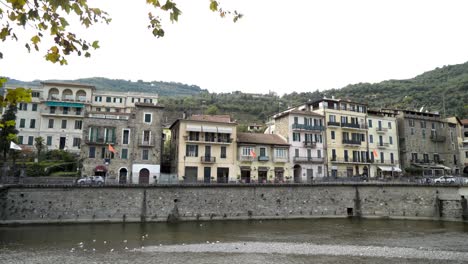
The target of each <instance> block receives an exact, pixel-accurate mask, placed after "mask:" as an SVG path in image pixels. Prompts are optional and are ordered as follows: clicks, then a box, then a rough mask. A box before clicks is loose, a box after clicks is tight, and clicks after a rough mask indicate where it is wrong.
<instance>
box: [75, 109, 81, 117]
mask: <svg viewBox="0 0 468 264" xmlns="http://www.w3.org/2000/svg"><path fill="white" fill-rule="evenodd" d="M75 115H81V108H79V107H77V108H76V109H75Z"/></svg>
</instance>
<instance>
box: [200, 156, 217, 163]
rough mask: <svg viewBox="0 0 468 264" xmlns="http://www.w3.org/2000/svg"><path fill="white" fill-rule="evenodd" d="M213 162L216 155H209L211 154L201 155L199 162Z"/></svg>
mask: <svg viewBox="0 0 468 264" xmlns="http://www.w3.org/2000/svg"><path fill="white" fill-rule="evenodd" d="M215 162H216V157H211V156H202V157H201V163H215Z"/></svg>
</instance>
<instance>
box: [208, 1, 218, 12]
mask: <svg viewBox="0 0 468 264" xmlns="http://www.w3.org/2000/svg"><path fill="white" fill-rule="evenodd" d="M210 10H211V11H213V12H214V11H218V2H216V1H214V0H211V2H210Z"/></svg>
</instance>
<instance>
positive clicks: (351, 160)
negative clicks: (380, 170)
mask: <svg viewBox="0 0 468 264" xmlns="http://www.w3.org/2000/svg"><path fill="white" fill-rule="evenodd" d="M331 162H334V163H355V164H367V163H370V161H368V160H366V159H364V160H359V159H357V158H351V157H348V158H338V157H332V159H331Z"/></svg>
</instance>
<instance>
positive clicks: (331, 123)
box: [327, 121, 340, 127]
mask: <svg viewBox="0 0 468 264" xmlns="http://www.w3.org/2000/svg"><path fill="white" fill-rule="evenodd" d="M327 125H328V126H336V127H339V126H340V123H339V122H333V121H328V122H327Z"/></svg>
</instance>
